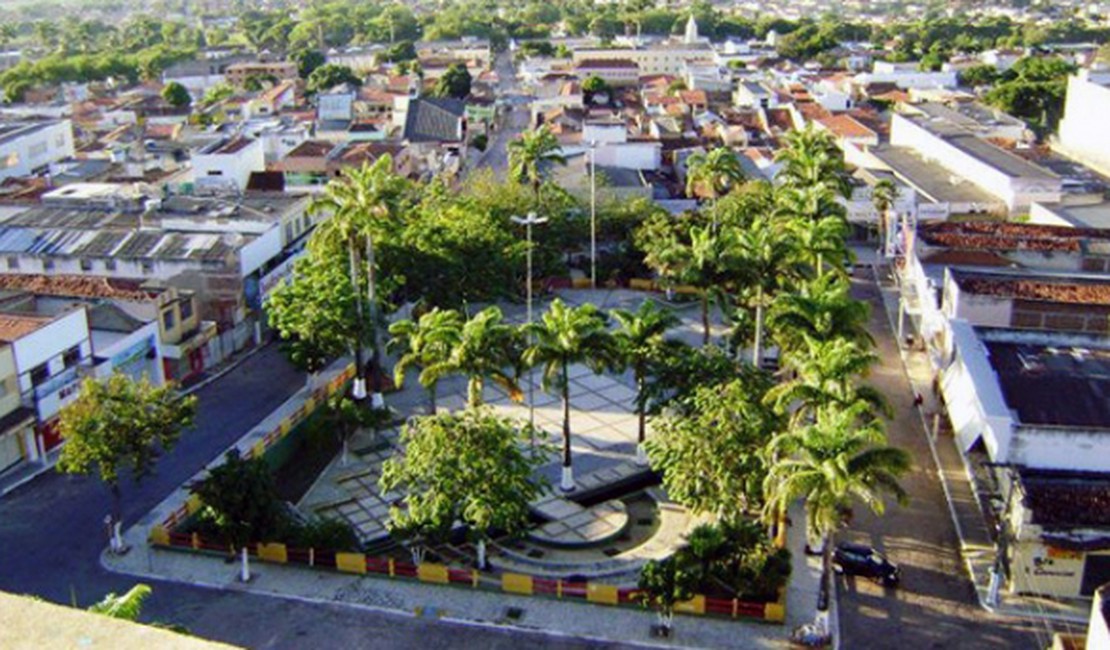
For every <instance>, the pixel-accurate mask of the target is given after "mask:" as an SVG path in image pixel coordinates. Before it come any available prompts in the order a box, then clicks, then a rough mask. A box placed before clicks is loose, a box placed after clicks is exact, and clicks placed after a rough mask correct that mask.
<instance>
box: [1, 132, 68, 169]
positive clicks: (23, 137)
mask: <svg viewBox="0 0 1110 650" xmlns="http://www.w3.org/2000/svg"><path fill="white" fill-rule="evenodd" d="M73 154H74V148H73V123H72V122H70V121H69V120H57V121H47V122H42V121H39V122H0V181H2V180H4V179H5V178H13V177H18V176H29V175H31V174H35V173H40V172H45V171H47V170H48V169H49V166H50V164H51V163H56V162H58V161H60V160H64V159H66V158H72V157H73Z"/></svg>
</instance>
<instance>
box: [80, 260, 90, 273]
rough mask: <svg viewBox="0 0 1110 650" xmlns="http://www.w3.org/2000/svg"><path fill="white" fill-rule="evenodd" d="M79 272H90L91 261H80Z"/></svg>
mask: <svg viewBox="0 0 1110 650" xmlns="http://www.w3.org/2000/svg"><path fill="white" fill-rule="evenodd" d="M81 270H82V271H91V270H92V260H81Z"/></svg>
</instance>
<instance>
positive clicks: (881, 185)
mask: <svg viewBox="0 0 1110 650" xmlns="http://www.w3.org/2000/svg"><path fill="white" fill-rule="evenodd" d="M897 194H898V190H897V188H895V186H894V181H892V180H890V179H889V178H884V179H882V180H880V181H879V182H878V183H875V186H874V187H872V188H871V203H872V205H874V206H875V212H877V213H878V216H879V251H880V255H881V254H882V252H883V251H885V250H886V237H887V234H886V233H887V217H888V216H889V215H890V209H891V208H893V207H894V199H895V197H896V196H897Z"/></svg>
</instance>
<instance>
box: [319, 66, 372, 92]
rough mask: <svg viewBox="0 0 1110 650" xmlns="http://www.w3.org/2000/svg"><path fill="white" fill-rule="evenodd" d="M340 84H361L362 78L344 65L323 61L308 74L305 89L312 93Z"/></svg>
mask: <svg viewBox="0 0 1110 650" xmlns="http://www.w3.org/2000/svg"><path fill="white" fill-rule="evenodd" d="M340 84H350V85H352V86H356V87H357V86H361V85H362V79H360V78H359V77H358V75H356V74H355V73H354V71H353V70H351V69H350V68H348V67H347V66H345V65H335V64H333V63H325V64H324V65H322V66H320V67H318V68H316V69H315V70H313V71H312V74H310V75H308V80H307V82H306V84H305V90H306V91H307V92H308V93H309V94H313V95H314V94H317V93H322V92H325V91H328V90H331V89H332V88H335V87H336V86H338V85H340Z"/></svg>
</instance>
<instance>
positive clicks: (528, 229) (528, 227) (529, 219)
mask: <svg viewBox="0 0 1110 650" xmlns="http://www.w3.org/2000/svg"><path fill="white" fill-rule="evenodd" d="M511 219H512V222H513V223H515V224H519V225H521V226H524V233H525V234H524V236H525V238H526V239H527V240H528V281H527V286H526V288H525V295H526V296H527V303H528V308H527V309H528V345H529V346H531V345H532V329H531V326H532V226H539V225H542V224H545V223H547V217H539V216H536V213H535V212H529V213H528V216H526V217H511ZM533 375H534V369H533V368H529V369H528V427H529V430H530V431H531V433H532V441H533V442H535V436H536V400H535V394H536V382H535V381H534V377H533Z"/></svg>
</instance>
